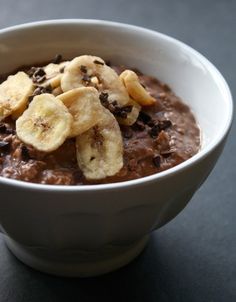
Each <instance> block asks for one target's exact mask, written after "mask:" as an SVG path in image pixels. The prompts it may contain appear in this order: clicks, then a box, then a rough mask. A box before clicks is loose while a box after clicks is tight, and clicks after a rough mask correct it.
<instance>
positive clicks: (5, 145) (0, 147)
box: [0, 141, 10, 151]
mask: <svg viewBox="0 0 236 302" xmlns="http://www.w3.org/2000/svg"><path fill="white" fill-rule="evenodd" d="M9 147H10V143H9V142H4V141H0V150H1V151H8V150H9Z"/></svg>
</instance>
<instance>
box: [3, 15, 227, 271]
mask: <svg viewBox="0 0 236 302" xmlns="http://www.w3.org/2000/svg"><path fill="white" fill-rule="evenodd" d="M57 53H60V54H62V55H63V57H73V56H77V55H80V54H95V55H98V56H101V57H102V58H105V59H106V60H111V61H112V62H114V63H116V64H126V65H128V66H134V67H137V68H139V69H140V70H141V71H142V72H144V73H146V74H149V75H153V76H156V77H158V78H159V79H161V80H162V81H164V82H165V83H167V84H168V85H170V87H171V88H172V89H173V91H174V92H175V93H176V94H177V95H179V96H180V97H181V98H182V99H183V100H184V101H185V102H186V103H187V104H188V105H189V106H190V107H191V109H192V111H193V113H194V114H195V116H196V119H197V121H198V123H199V125H200V128H201V130H202V148H201V151H200V152H199V153H198V154H196V155H195V156H193V157H192V158H191V159H189V160H187V161H185V162H184V163H182V164H180V165H178V166H176V167H174V168H171V169H169V170H167V171H164V172H161V173H159V174H156V175H151V176H148V177H144V178H141V179H137V180H131V181H127V182H122V183H116V184H106V185H94V186H72V187H69V186H47V185H38V184H32V183H25V182H20V181H15V180H11V179H5V178H1V177H0V190H1V199H0V223H1V227H2V232H3V233H4V234H5V239H6V243H7V245H8V247H9V249H10V250H11V251H12V252H13V253H14V254H15V255H16V256H17V257H18V258H19V259H21V260H22V261H23V262H25V263H26V264H28V265H30V266H32V267H34V268H36V269H39V270H41V271H44V272H48V273H52V274H56V275H64V276H92V275H97V274H102V273H105V272H109V271H111V270H114V269H116V268H118V267H120V266H122V265H125V264H126V263H128V262H129V261H130V260H131V259H133V258H134V257H135V256H136V255H138V254H139V253H140V251H141V250H142V249H143V247H144V246H145V243H146V241H147V238H148V234H149V233H150V232H151V231H152V230H155V229H157V228H159V227H160V226H162V225H164V224H165V223H167V222H168V221H169V220H171V219H172V218H173V217H175V216H176V215H177V214H178V213H179V212H180V211H181V210H182V209H183V207H184V206H185V205H186V204H187V203H188V202H189V200H190V199H191V197H192V195H193V194H194V192H195V191H196V190H197V189H198V188H199V186H200V185H201V184H202V183H203V181H204V180H205V179H206V177H207V176H208V174H209V173H210V171H211V170H212V168H213V167H214V165H215V163H216V160H217V159H218V157H219V155H220V153H221V151H222V149H223V146H224V143H225V140H226V137H227V133H228V131H229V128H230V125H231V121H232V111H233V108H232V98H231V95H230V91H229V88H228V86H227V84H226V82H225V80H224V79H223V77H222V75H221V74H220V73H219V71H218V70H217V69H216V68H215V67H214V66H213V65H212V64H211V63H210V62H209V61H208V60H207V59H206V58H204V57H203V56H202V55H201V54H199V53H198V52H196V51H195V50H193V49H192V48H190V47H188V46H187V45H185V44H183V43H181V42H179V41H177V40H175V39H173V38H170V37H168V36H165V35H163V34H160V33H157V32H154V31H151V30H147V29H144V28H140V27H135V26H131V25H126V24H119V23H113V22H106V21H97V20H55V21H46V22H37V23H30V24H25V25H20V26H14V27H11V28H7V29H4V30H1V31H0V70H1V73H4V72H10V71H12V70H14V69H15V68H17V67H18V66H21V65H23V64H31V63H32V64H33V63H35V62H42V61H46V60H49V59H51V58H52V57H54V55H55V54H57Z"/></svg>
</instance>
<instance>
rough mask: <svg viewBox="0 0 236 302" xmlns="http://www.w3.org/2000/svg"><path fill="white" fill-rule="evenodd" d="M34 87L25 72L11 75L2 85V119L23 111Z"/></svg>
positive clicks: (0, 115) (0, 117)
mask: <svg viewBox="0 0 236 302" xmlns="http://www.w3.org/2000/svg"><path fill="white" fill-rule="evenodd" d="M33 89H34V85H33V82H32V80H31V79H30V78H29V76H28V75H27V74H26V73H25V72H22V71H19V72H18V73H16V74H15V75H12V76H9V77H8V78H7V80H6V81H4V82H3V83H2V84H1V85H0V121H1V120H3V119H4V118H6V117H7V116H9V115H11V114H12V113H14V112H17V111H18V112H22V111H23V110H24V109H25V108H26V105H27V102H28V97H29V96H30V95H31V94H32V92H33Z"/></svg>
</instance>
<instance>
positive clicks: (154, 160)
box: [152, 155, 161, 168]
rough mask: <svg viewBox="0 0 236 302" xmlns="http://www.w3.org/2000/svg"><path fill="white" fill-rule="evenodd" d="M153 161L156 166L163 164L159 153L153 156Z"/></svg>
mask: <svg viewBox="0 0 236 302" xmlns="http://www.w3.org/2000/svg"><path fill="white" fill-rule="evenodd" d="M152 162H153V164H154V166H156V167H157V168H160V166H161V157H160V156H159V155H157V156H155V157H153V159H152Z"/></svg>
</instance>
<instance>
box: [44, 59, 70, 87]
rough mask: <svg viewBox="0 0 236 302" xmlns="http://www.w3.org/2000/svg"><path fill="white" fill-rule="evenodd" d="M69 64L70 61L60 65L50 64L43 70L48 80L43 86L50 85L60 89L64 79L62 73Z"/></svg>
mask: <svg viewBox="0 0 236 302" xmlns="http://www.w3.org/2000/svg"><path fill="white" fill-rule="evenodd" d="M67 64H68V61H64V62H61V63H60V64H54V63H50V64H48V65H46V66H45V67H44V68H43V70H44V72H45V77H46V80H45V81H44V82H43V83H42V84H41V85H42V86H48V85H50V86H51V87H52V88H53V89H54V88H57V87H59V86H60V83H61V78H62V71H64V68H65V67H66V65H67Z"/></svg>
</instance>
